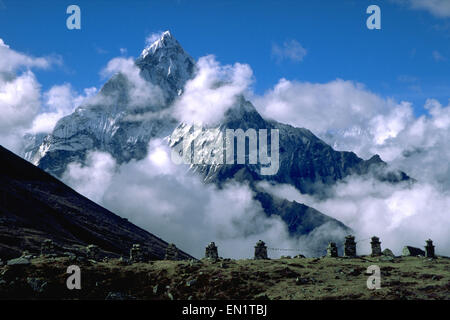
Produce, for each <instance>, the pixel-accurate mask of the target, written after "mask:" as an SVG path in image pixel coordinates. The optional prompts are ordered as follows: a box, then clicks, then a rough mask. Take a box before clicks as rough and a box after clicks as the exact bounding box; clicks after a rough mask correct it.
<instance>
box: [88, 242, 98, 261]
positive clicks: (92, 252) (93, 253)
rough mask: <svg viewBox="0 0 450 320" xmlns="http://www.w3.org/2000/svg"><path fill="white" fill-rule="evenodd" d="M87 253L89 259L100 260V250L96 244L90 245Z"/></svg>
mask: <svg viewBox="0 0 450 320" xmlns="http://www.w3.org/2000/svg"><path fill="white" fill-rule="evenodd" d="M86 253H87V256H88V258H89V259H92V260H99V258H100V249H99V248H98V247H97V246H96V245H95V244H90V245H88V246H87V247H86Z"/></svg>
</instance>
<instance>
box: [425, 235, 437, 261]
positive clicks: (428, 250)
mask: <svg viewBox="0 0 450 320" xmlns="http://www.w3.org/2000/svg"><path fill="white" fill-rule="evenodd" d="M426 243H427V245H426V246H425V257H427V258H434V257H435V255H434V245H433V240H431V239H428V240H427V241H426Z"/></svg>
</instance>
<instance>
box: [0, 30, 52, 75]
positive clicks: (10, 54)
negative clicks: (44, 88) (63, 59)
mask: <svg viewBox="0 0 450 320" xmlns="http://www.w3.org/2000/svg"><path fill="white" fill-rule="evenodd" d="M0 57H1V59H0V72H13V71H15V70H16V69H17V68H20V67H26V68H44V69H45V68H48V67H50V66H51V64H52V63H55V62H57V61H55V60H54V59H52V58H49V57H46V58H42V57H40V58H34V57H31V56H28V55H25V54H23V53H20V52H17V51H14V50H12V49H11V48H10V47H9V46H8V45H7V44H5V43H4V41H3V39H1V38H0Z"/></svg>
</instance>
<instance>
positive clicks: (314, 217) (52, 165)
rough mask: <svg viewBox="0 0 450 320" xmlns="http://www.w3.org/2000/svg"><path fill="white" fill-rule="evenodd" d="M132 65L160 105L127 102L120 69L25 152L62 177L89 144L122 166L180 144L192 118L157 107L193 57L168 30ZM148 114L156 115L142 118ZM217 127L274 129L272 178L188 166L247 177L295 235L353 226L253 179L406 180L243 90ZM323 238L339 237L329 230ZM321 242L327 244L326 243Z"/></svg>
mask: <svg viewBox="0 0 450 320" xmlns="http://www.w3.org/2000/svg"><path fill="white" fill-rule="evenodd" d="M135 65H136V66H137V67H138V68H139V72H140V75H141V76H142V78H143V79H145V81H148V82H149V83H151V84H152V85H155V86H157V87H159V88H161V89H162V92H163V96H164V98H163V102H162V103H159V104H149V105H146V106H144V107H140V108H133V107H131V99H132V97H130V90H129V89H130V85H131V84H130V83H129V80H128V79H127V77H126V76H124V75H123V74H121V73H118V74H116V75H114V76H113V77H112V78H111V79H110V80H109V81H107V83H106V84H105V85H104V86H103V88H102V89H101V90H100V92H99V93H98V96H97V97H96V99H95V101H97V102H96V103H94V104H89V105H82V106H80V107H78V108H77V109H76V111H75V112H74V113H72V114H71V115H68V116H66V117H64V118H62V119H61V120H60V121H59V122H58V123H57V125H56V127H55V129H54V130H53V132H52V133H51V134H48V135H38V136H28V139H29V143H28V145H27V148H26V150H25V154H24V158H25V159H27V160H29V161H30V162H32V163H34V164H35V165H37V166H39V167H40V168H42V169H44V170H45V171H47V172H49V173H51V174H52V175H54V176H56V177H61V176H62V174H63V173H64V171H65V169H66V168H67V165H68V164H69V163H71V162H74V161H77V162H80V163H84V162H85V160H86V155H87V153H88V152H89V151H92V150H99V151H104V152H108V153H110V154H111V155H112V156H113V157H114V158H115V160H116V161H117V162H118V163H119V164H121V163H126V162H128V161H130V160H133V159H136V160H140V159H143V158H144V157H145V156H146V155H147V151H148V150H147V148H148V144H149V141H150V140H151V139H153V138H167V139H168V142H169V144H170V145H171V146H172V147H175V146H176V145H177V144H178V143H180V141H181V139H182V138H183V133H185V132H186V131H189V128H188V130H186V126H189V124H185V123H179V122H178V121H177V120H176V119H175V118H174V117H173V116H172V115H171V114H170V113H169V112H161V111H164V110H169V108H170V106H171V105H172V103H173V102H174V101H175V100H176V99H177V98H178V97H179V96H181V95H182V94H183V89H184V85H185V84H186V82H187V81H188V80H190V79H192V78H193V77H194V76H195V74H196V64H195V61H194V59H192V58H191V57H190V56H189V55H188V54H187V53H186V52H185V51H184V49H183V48H182V47H181V45H180V44H179V43H178V41H177V40H176V39H175V38H174V37H173V36H172V35H171V34H170V32H168V31H166V32H164V33H163V34H162V36H161V38H160V39H159V40H157V41H155V42H154V43H153V44H151V45H150V46H148V47H147V48H145V49H144V51H143V52H142V54H141V56H140V57H139V58H138V59H137V60H136V61H135ZM149 112H150V113H153V114H155V115H157V116H152V117H148V116H146V115H147V114H148V113H149ZM217 128H218V129H219V130H221V131H224V130H225V129H243V130H244V131H245V130H247V129H249V128H252V129H256V130H258V129H268V130H270V129H278V130H279V137H280V143H279V145H280V149H279V151H280V167H279V170H278V172H277V174H275V175H273V176H263V175H261V174H260V173H259V169H260V166H259V165H249V164H245V165H226V164H222V165H220V164H219V165H192V169H193V170H195V171H196V172H198V173H199V174H200V175H202V177H203V178H204V181H205V183H214V184H216V185H218V186H219V187H221V186H222V185H223V183H225V182H227V181H238V182H244V183H247V184H248V185H249V186H250V187H251V188H252V189H253V191H254V192H255V200H257V201H259V202H260V203H261V205H262V207H263V208H264V210H265V212H266V214H267V215H268V216H270V215H279V216H280V217H281V218H282V219H283V220H284V221H285V222H286V224H287V225H288V229H289V231H290V233H291V234H292V235H293V236H298V235H305V234H308V233H310V232H312V231H313V230H314V229H315V228H317V227H319V226H321V225H323V224H325V223H332V224H333V225H335V228H337V229H341V230H342V231H343V232H350V229H349V228H348V227H347V226H345V225H344V224H342V223H341V222H339V221H337V220H335V219H332V218H331V217H329V216H326V215H324V214H322V213H320V212H319V211H317V210H315V209H313V208H310V207H308V206H306V205H304V204H299V203H296V202H295V201H294V202H289V201H287V200H283V199H279V198H276V197H275V196H273V195H271V194H269V193H267V192H266V191H264V190H262V189H261V188H260V187H258V183H257V182H258V181H269V182H271V183H284V184H290V185H292V186H294V187H295V188H296V189H297V190H299V191H300V192H302V193H308V194H316V195H321V194H322V193H323V191H324V190H325V189H326V188H327V187H329V186H331V185H333V184H334V183H335V182H336V181H339V180H341V179H343V178H345V177H347V176H349V175H351V174H357V175H364V174H368V173H369V172H373V173H374V174H375V175H376V176H377V177H378V178H379V179H380V180H387V181H391V182H393V183H395V182H399V181H403V180H409V179H410V178H409V177H408V176H407V175H406V174H405V173H403V172H394V171H389V170H388V168H387V165H386V163H384V162H383V161H382V160H381V159H380V157H379V156H377V155H375V156H373V157H372V158H371V159H369V160H363V159H361V158H359V157H358V156H357V155H356V154H354V153H353V152H340V151H335V150H334V149H333V148H332V147H331V146H329V145H328V144H326V143H325V142H324V141H322V140H321V139H319V138H318V137H316V136H315V135H314V134H313V133H312V132H311V131H309V130H307V129H304V128H295V127H292V126H290V125H286V124H282V123H279V122H276V121H273V120H269V119H264V118H263V117H261V115H260V114H259V113H258V112H257V110H256V109H255V108H254V106H253V105H252V104H251V102H249V101H247V100H246V99H245V98H244V97H242V96H239V97H237V98H236V103H235V105H234V107H232V108H231V109H229V110H228V111H227V113H226V115H225V119H224V120H223V121H222V122H221V123H220V125H219V126H217ZM200 143H203V144H205V143H208V142H207V141H203V142H202V141H200ZM327 240H328V241H338V239H333V238H332V237H331V236H330V239H327ZM339 240H342V239H339ZM325 246H326V244H325V243H324V246H323V248H325ZM323 248H322V249H323Z"/></svg>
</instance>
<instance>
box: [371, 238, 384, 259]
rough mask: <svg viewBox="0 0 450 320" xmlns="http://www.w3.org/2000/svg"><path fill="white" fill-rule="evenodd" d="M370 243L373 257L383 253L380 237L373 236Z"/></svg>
mask: <svg viewBox="0 0 450 320" xmlns="http://www.w3.org/2000/svg"><path fill="white" fill-rule="evenodd" d="M370 245H371V246H372V257H377V256H381V255H382V253H381V242H380V238H378V237H375V236H373V237H372V241H371V242H370Z"/></svg>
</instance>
